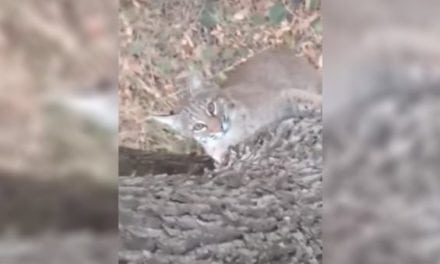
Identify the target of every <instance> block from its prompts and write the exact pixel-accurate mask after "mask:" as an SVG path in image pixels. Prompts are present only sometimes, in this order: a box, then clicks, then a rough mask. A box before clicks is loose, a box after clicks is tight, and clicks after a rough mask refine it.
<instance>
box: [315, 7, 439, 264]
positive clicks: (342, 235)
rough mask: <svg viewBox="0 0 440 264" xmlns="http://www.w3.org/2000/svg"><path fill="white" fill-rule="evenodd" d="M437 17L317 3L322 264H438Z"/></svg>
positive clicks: (425, 10) (420, 10) (431, 10)
mask: <svg viewBox="0 0 440 264" xmlns="http://www.w3.org/2000/svg"><path fill="white" fill-rule="evenodd" d="M439 8H440V6H439V2H438V1H380V0H374V1H342V0H332V1H326V2H325V3H324V15H323V17H324V18H325V21H324V24H325V30H324V35H325V36H324V38H325V46H324V47H325V48H324V58H325V64H324V65H325V66H324V85H325V86H324V100H325V105H324V109H325V110H324V127H325V129H324V143H325V148H324V149H325V176H324V179H325V183H324V186H325V194H324V201H325V213H324V219H325V220H324V222H325V224H324V245H325V254H324V258H325V263H329V264H336V263H337V264H348V263H365V264H368V263H388V264H394V263H396V264H403V263H433V264H434V263H440V176H439V171H440V163H439V161H440V118H439V114H440V46H439V43H440V37H439V36H440V34H439V33H440V32H439V28H440V27H439V26H440V18H439V17H438V14H437V13H438V10H439Z"/></svg>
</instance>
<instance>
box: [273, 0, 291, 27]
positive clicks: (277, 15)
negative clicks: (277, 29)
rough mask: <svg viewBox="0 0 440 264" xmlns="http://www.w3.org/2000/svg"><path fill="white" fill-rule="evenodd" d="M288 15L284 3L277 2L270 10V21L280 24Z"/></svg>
mask: <svg viewBox="0 0 440 264" xmlns="http://www.w3.org/2000/svg"><path fill="white" fill-rule="evenodd" d="M286 17H287V10H286V7H285V6H284V4H283V3H281V2H276V3H275V4H274V5H273V6H272V7H271V8H270V10H269V21H270V22H271V23H272V24H274V25H278V24H280V23H281V22H282V21H283V20H284V19H286Z"/></svg>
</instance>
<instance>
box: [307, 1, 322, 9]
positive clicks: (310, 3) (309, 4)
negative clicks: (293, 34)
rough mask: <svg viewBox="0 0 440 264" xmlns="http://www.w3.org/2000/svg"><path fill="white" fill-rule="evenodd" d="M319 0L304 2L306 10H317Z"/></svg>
mask: <svg viewBox="0 0 440 264" xmlns="http://www.w3.org/2000/svg"><path fill="white" fill-rule="evenodd" d="M320 2H321V1H320V0H306V10H307V11H314V10H317V9H318V7H319V4H320Z"/></svg>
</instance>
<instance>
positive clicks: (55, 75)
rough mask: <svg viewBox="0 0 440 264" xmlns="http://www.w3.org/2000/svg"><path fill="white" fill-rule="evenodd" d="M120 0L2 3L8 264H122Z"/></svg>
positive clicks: (0, 88)
mask: <svg viewBox="0 0 440 264" xmlns="http://www.w3.org/2000/svg"><path fill="white" fill-rule="evenodd" d="M117 9H118V1H116V0H97V1H86V0H75V1H67V0H47V1H46V0H24V1H8V0H0V263H20V264H22V263H113V262H114V263H116V261H117V221H118V219H117V216H118V212H117V210H118V208H117V119H118V118H117V116H118V109H117V108H118V104H117V102H118V100H117V98H118V94H117V83H118V20H117V19H118V17H117Z"/></svg>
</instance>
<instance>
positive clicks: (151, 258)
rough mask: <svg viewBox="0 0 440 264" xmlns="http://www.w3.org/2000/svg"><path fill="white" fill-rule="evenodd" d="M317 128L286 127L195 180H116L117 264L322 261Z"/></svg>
mask: <svg viewBox="0 0 440 264" xmlns="http://www.w3.org/2000/svg"><path fill="white" fill-rule="evenodd" d="M321 123H322V122H321V118H320V115H319V114H316V116H315V117H312V118H307V119H303V120H301V121H299V120H296V121H295V120H287V121H286V122H285V123H283V124H281V125H280V126H279V127H278V128H277V129H276V130H274V131H272V132H271V133H265V134H262V135H260V136H259V137H258V138H256V139H252V142H250V143H251V144H249V145H252V146H254V147H252V148H245V147H241V149H239V148H237V149H236V152H234V153H236V155H235V154H234V155H233V156H235V157H232V158H231V161H230V162H229V164H228V165H227V166H223V167H220V168H217V169H215V170H214V171H207V172H205V173H204V174H203V175H201V176H200V175H199V176H193V175H182V174H180V175H179V174H177V175H145V176H142V177H138V176H136V177H123V176H122V177H120V179H119V210H120V214H119V218H120V222H119V229H120V235H121V243H122V247H121V251H120V252H119V259H120V263H320V262H322V242H321V228H320V226H321V213H322V212H321V211H322V198H321V195H322V140H321V139H322V135H321V128H322V124H321Z"/></svg>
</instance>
